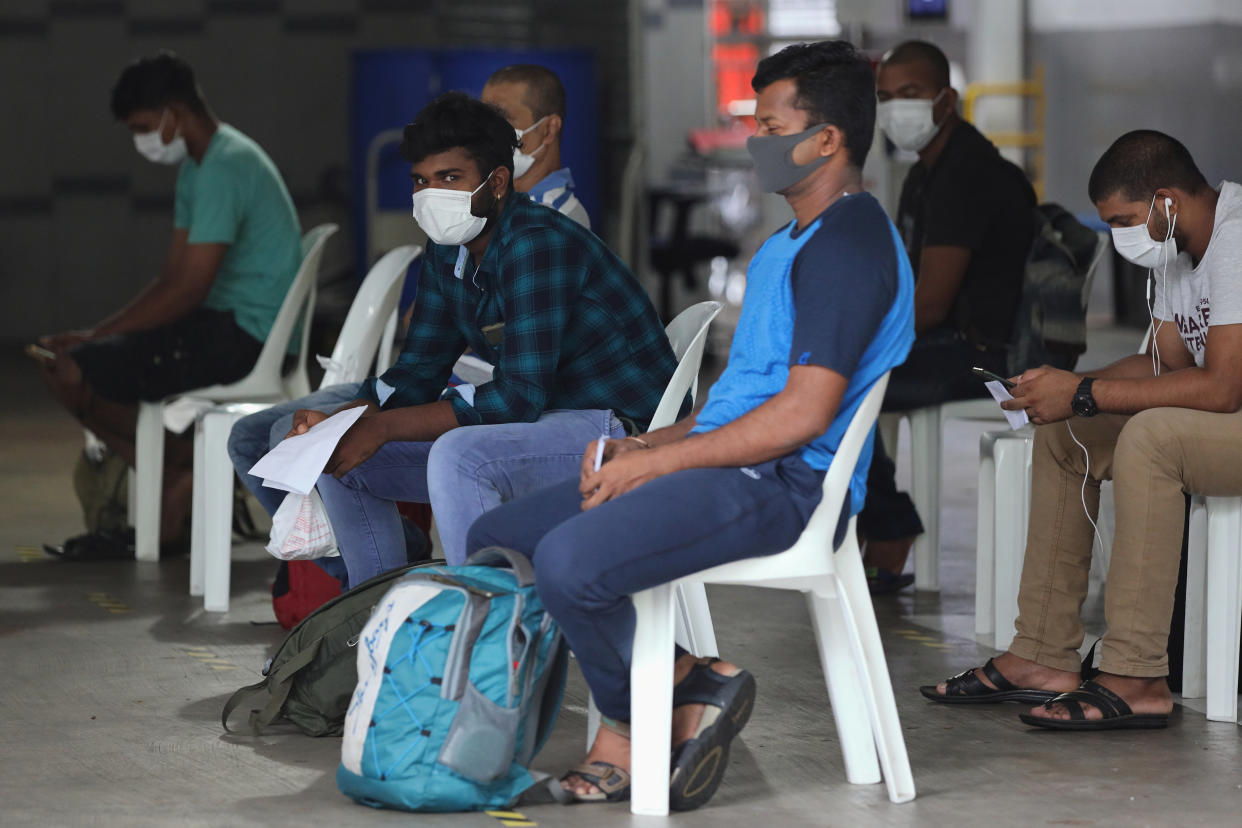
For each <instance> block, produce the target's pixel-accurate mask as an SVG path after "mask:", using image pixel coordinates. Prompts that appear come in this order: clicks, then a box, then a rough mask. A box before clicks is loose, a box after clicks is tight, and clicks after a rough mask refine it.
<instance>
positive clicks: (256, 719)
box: [220, 639, 321, 736]
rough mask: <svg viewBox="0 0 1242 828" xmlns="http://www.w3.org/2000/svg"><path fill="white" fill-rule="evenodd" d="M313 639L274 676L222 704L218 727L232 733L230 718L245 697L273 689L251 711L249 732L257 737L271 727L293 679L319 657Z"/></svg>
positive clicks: (269, 676) (287, 694)
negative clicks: (269, 696)
mask: <svg viewBox="0 0 1242 828" xmlns="http://www.w3.org/2000/svg"><path fill="white" fill-rule="evenodd" d="M320 640H321V639H316V640H315V642H314V643H313V644H311V645H310V646H309V647H307V648H306V649H304V650H302V651H301V652H300V653H298V654H297V655H295V656H294V657H293V658H291V659H289V660H288V661H286V662H285V663H284V664H282V665H280V669H279V670H277V671H276V672H274V673H272V674H270V675H268V676H266V677H264V679H263V681H260V682H258V683H256V684H251V685H248V686H246V687H243V688H241V689H240V690H238V691H237V692H235V693H234V694H233V695H232V696H229V700H228V701H227V702H225V703H224V711H223V712H222V713H221V714H220V724H222V725H224V729H225V730H227V731H229V732H230V733H232V732H233V731H232V730H231V729H230V728H229V715H230V714H231V713H232V712H233V711H234V710H235V709H236V708H237V705H238V704H240V703H241V700H242V699H243V698H245V697H246V696H248V695H250V694H251V693H254V692H256V691H258V690H262V689H264V688H270V687H273V686H274V687H275V691H274V692H272V697H271V699H269V700H268V703H267V705H266V706H265V707H264V708H263V709H262V710H251V711H250V719H249V724H250V730H251V732H253V733H254V735H255V736H258V735H259V734H260V733H261V732H262V730H263V728H264V727H266V726H267V725H269V724H271V723H272V720H273V719H275V718H276V717H277V716H279V715H280V711H281V709H282V708H284V706H285V701H286V700H287V699H288V698H289V691H290V690H292V689H293V677H294V676H296V675H297V674H298V673H299V672H301V670H302V669H303V668H304V667H306V665H308V664H310V663H311V662H312V661H314V660H315V656H316V655H318V654H319V642H320Z"/></svg>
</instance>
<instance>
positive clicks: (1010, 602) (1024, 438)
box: [975, 426, 1035, 650]
mask: <svg viewBox="0 0 1242 828" xmlns="http://www.w3.org/2000/svg"><path fill="white" fill-rule="evenodd" d="M1034 433H1035V431H1034V426H1025V427H1023V428H1022V429H1020V430H1018V431H989V432H987V433H985V434H981V435H980V436H979V509H978V524H977V530H976V539H975V548H976V556H975V635H976V636H978V637H982V639H983V640H984V641H990V642H991V643H992V646H994V647H996V648H997V649H998V650H1005V649H1008V648H1009V644H1010V642H1012V641H1013V633H1014V630H1013V624H1014V621H1015V620H1017V617H1018V584H1019V581H1020V579H1021V575H1022V560H1023V558H1024V557H1025V550H1026V532H1027V524H1028V521H1029V517H1030V498H1031V494H1030V482H1031V459H1032V457H1031V455H1032V452H1031V448H1032V446H1033V445H1034V440H1033V437H1034ZM997 550H1002V551H1003V554H999V555H998V554H997ZM1014 550H1018V551H1017V552H1016V553H1015V551H1014Z"/></svg>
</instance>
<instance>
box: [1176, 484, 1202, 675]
mask: <svg viewBox="0 0 1242 828" xmlns="http://www.w3.org/2000/svg"><path fill="white" fill-rule="evenodd" d="M1207 519H1208V517H1207V501H1206V500H1204V499H1203V498H1202V497H1199V496H1195V497H1192V498H1191V499H1190V529H1189V532H1187V535H1186V549H1187V558H1186V624H1185V638H1184V639H1183V647H1182V697H1183V698H1187V699H1201V698H1203V697H1204V696H1205V695H1207V664H1206V663H1205V653H1204V651H1203V645H1204V635H1203V633H1204V630H1203V621H1204V612H1203V608H1204V602H1205V601H1206V600H1207V552H1208V523H1207Z"/></svg>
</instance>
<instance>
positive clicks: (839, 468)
mask: <svg viewBox="0 0 1242 828" xmlns="http://www.w3.org/2000/svg"><path fill="white" fill-rule="evenodd" d="M887 387H888V374H887V373H886V374H885V375H884V376H882V377H880V378H879V379H878V380H876V381H875V384H874V385H872V386H871V390H870V391H868V392H867V395H866V396H865V397H863V401H862V403H861V404H860V405H859V406H858V410H857V411H855V412H854V416H853V418H852V419H851V420H850V424H849V427H847V428H846V429H845V435H844V436H843V437H842V438H841V444H840V445H839V446H837V451H836V454H834V455H833V457H832V465H831V466H829V467H828V473H827V474H826V475H824V496H823V499H822V500H820V502H819V505H818V506H816V507H815V511H814V513H812V515H811V519H810V520H809V521H808V522H807V524H806V529H804V530H803V535H807V534H809V533H811V532H822V533H824V534H822V535H819V537H826V538H832V537H834V536H835V535H836V528H837V525H836V524H837V519H838V518H839V517H840V516H841V506H842V505H843V504H844V503H845V493H846V492H847V491H849V487H850V478H851V477H853V475H854V467H855V466H856V465H858V455H859V454H860V453H861V452H862V447H863V444H864V443H865V442H866V441H867V435H869V434H870V433H871V428H872V426H874V425H875V421H876V419H877V418H878V417H879V416H880V403H881V402H883V400H884V389H885V388H887Z"/></svg>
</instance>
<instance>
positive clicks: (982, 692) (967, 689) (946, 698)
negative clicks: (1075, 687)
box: [919, 658, 1057, 704]
mask: <svg viewBox="0 0 1242 828" xmlns="http://www.w3.org/2000/svg"><path fill="white" fill-rule="evenodd" d="M980 669H982V670H983V675H985V676H987V678H988V681H990V682H992V684H994V685H996V689H995V690H993V689H992V688H991V687H988V686H987V685H986V684H984V683H983V682H982V681H980V680H979V677H978V676H976V675H975V668H974V667H971V668H970V669H969V670H963V671H962V672H960V673H958V674H957V675H956V676H953V677H952V678H950V679H946V680H945V688H944V693H943V694H941V693H938V692H936V685H934V684H924V685H923V686H922V687H920V688H919V692H920V693H922V694H923V696H924V697H925V698H928V699H931V700H932V701H934V702H939V703H941V704H996V703H998V702H1022V703H1024V704H1044V703H1045V702H1048V701H1050V700H1051V699H1053V698H1055V697H1056V695H1057V693H1056V692H1055V691H1053V690H1031V689H1027V688H1022V687H1018V686H1017V685H1015V684H1014V683H1013V682H1011V681H1010V680H1009V679H1007V678H1005V677H1004V676H1003V675H1001V672H1000V670H997V669H996V665H994V664H993V663H992V659H990V658H989V659H988V662H987V664H984V665H983V667H982V668H980Z"/></svg>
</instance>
